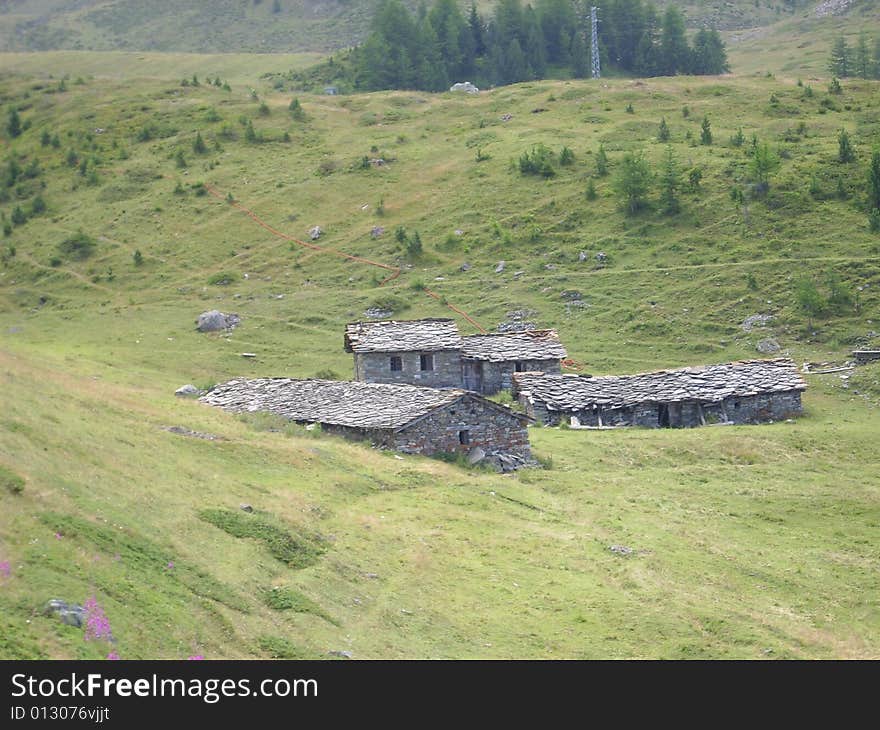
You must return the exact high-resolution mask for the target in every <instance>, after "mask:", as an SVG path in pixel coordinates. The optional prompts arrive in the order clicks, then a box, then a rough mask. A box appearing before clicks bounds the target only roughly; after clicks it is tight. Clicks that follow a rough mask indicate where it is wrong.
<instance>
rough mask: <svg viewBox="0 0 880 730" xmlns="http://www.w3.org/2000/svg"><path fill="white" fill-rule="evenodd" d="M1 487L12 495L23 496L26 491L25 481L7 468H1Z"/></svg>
mask: <svg viewBox="0 0 880 730" xmlns="http://www.w3.org/2000/svg"><path fill="white" fill-rule="evenodd" d="M0 486H2V487H3V489H5V490H7V491H8V492H11V493H12V494H21V493H22V492H23V491H24V479H22V478H21V477H20V476H18V474H16V473H14V472H12V471H10V470H9V469H7V468H6V467H5V466H0Z"/></svg>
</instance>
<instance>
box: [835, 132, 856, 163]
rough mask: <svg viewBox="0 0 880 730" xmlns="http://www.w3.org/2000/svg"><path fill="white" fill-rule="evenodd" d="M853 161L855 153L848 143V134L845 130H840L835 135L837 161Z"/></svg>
mask: <svg viewBox="0 0 880 730" xmlns="http://www.w3.org/2000/svg"><path fill="white" fill-rule="evenodd" d="M855 159H856V153H855V150H853V146H852V143H851V142H850V141H849V133H848V132H847V131H846V130H845V129H841V130H840V132H839V133H838V135H837V161H838V162H843V163H846V162H852V161H853V160H855Z"/></svg>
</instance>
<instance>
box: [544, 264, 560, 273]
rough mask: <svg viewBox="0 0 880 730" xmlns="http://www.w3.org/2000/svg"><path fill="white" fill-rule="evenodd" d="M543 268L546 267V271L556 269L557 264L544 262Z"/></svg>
mask: <svg viewBox="0 0 880 730" xmlns="http://www.w3.org/2000/svg"><path fill="white" fill-rule="evenodd" d="M544 268H545V269H547V271H556V269H558V268H559V266H557V265H556V264H544Z"/></svg>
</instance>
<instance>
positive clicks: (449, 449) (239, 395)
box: [200, 378, 531, 469]
mask: <svg viewBox="0 0 880 730" xmlns="http://www.w3.org/2000/svg"><path fill="white" fill-rule="evenodd" d="M200 400H201V401H203V402H204V403H207V404H209V405H212V406H218V407H220V408H223V409H224V410H227V411H231V412H233V413H251V412H258V411H263V412H267V413H274V414H276V415H278V416H282V417H284V418H287V419H290V420H291V421H297V422H299V423H319V424H321V427H322V429H323V430H325V431H327V432H330V433H337V434H340V435H343V436H346V437H349V438H354V439H363V440H369V441H371V442H373V443H375V444H377V445H379V446H383V447H386V448H391V449H396V450H398V451H403V452H406V453H412V454H426V455H430V454H437V453H465V454H473V453H474V451H475V450H476V449H481V450H482V451H483V452H485V455H486V457H487V458H488V459H489V460H490V461H492V462H493V463H495V464H496V465H497V466H499V467H501V468H504V469H508V468H515V467H517V466H520V465H522V464H525V463H527V462H528V461H530V458H531V454H530V448H529V436H528V432H527V429H526V425H527V424H528V421H529V419H528V417H527V416H525V415H523V414H520V413H515V412H513V411H512V410H510V409H509V408H507V407H506V406H502V405H499V404H498V403H493V402H492V401H490V400H487V399H486V398H483V397H481V396H479V395H477V394H475V393H469V392H467V391H464V390H451V389H450V390H440V389H435V388H423V387H418V386H414V385H400V384H392V383H361V382H353V381H339V380H294V379H290V378H261V379H256V380H230V381H228V382H226V383H222V384H220V385H217V386H215V387H214V388H213V389H212V390H211V391H210V392H209V393H207V394H206V395H204V396H202V397H201V398H200Z"/></svg>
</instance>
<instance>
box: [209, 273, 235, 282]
mask: <svg viewBox="0 0 880 730" xmlns="http://www.w3.org/2000/svg"><path fill="white" fill-rule="evenodd" d="M238 278H239V276H238V274H235V273H233V272H231V271H218V272H217V273H216V274H211V276H209V277H208V283H209V284H211V285H212V286H228V285H229V284H232V283H233V282H234V281H237V280H238Z"/></svg>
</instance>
